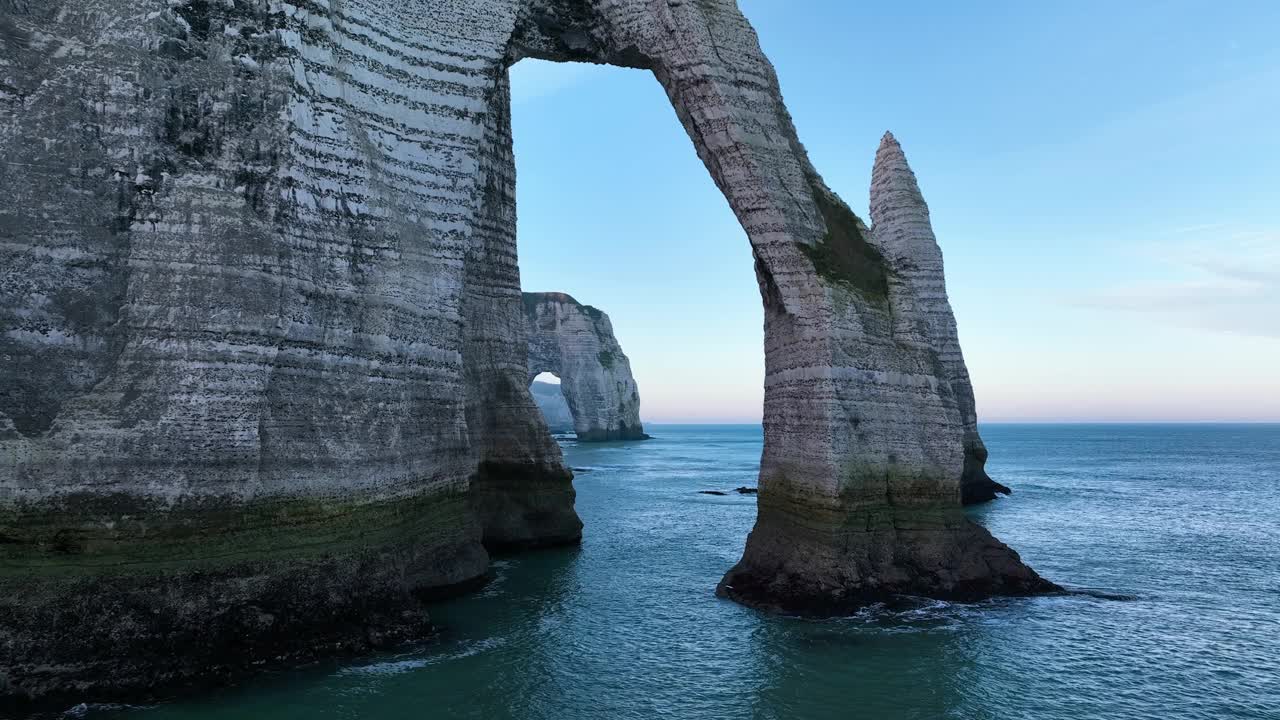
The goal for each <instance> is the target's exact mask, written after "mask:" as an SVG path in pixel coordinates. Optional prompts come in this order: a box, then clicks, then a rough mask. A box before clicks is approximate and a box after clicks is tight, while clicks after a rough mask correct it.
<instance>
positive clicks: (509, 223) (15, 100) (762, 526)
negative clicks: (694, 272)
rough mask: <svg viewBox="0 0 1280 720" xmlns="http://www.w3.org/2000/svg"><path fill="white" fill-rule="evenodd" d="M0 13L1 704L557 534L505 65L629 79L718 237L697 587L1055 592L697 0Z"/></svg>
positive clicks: (243, 4)
mask: <svg viewBox="0 0 1280 720" xmlns="http://www.w3.org/2000/svg"><path fill="white" fill-rule="evenodd" d="M0 28H3V31H4V42H3V43H2V44H0V150H2V151H3V152H2V156H3V157H4V159H5V162H3V163H0V192H2V193H3V195H4V197H6V198H7V200H8V202H7V203H6V204H5V206H4V208H3V209H0V324H2V325H0V358H2V359H3V362H0V646H2V647H4V648H5V653H4V654H3V655H2V656H0V694H5V695H9V696H29V697H44V696H53V695H57V694H59V693H62V694H67V693H73V694H76V695H77V696H78V697H83V698H95V699H102V698H108V697H113V696H131V695H132V696H137V695H145V694H147V693H148V692H150V691H152V690H153V689H154V688H156V687H160V686H164V685H172V684H182V683H189V682H197V681H199V680H201V679H207V678H210V677H213V678H216V679H225V678H227V677H233V676H235V675H236V674H238V673H241V672H245V671H247V670H249V669H251V668H256V667H259V666H260V665H261V663H266V662H280V661H296V660H303V659H306V658H310V657H315V656H317V655H321V654H325V653H331V652H334V651H359V650H362V649H367V648H369V647H376V646H383V645H387V644H390V643H394V642H397V641H401V640H404V639H410V638H414V637H419V636H421V634H422V633H423V632H424V631H425V629H426V627H427V624H426V621H425V617H424V615H423V614H422V611H421V608H420V607H419V605H418V604H417V600H416V597H418V596H421V595H422V594H424V593H432V592H436V591H438V590H440V589H441V588H447V587H452V586H455V585H457V584H459V583H461V584H465V583H467V582H469V581H472V580H474V579H476V578H478V577H480V576H482V574H483V573H484V572H485V569H486V566H487V554H486V551H485V547H489V548H520V547H530V546H539V545H546V544H557V543H572V542H576V541H577V539H578V538H579V535H580V529H581V523H580V522H579V521H578V518H577V516H576V514H575V513H574V510H573V499H574V494H573V487H572V484H571V476H570V474H569V473H568V471H567V470H566V469H565V468H564V467H563V464H562V461H561V458H560V453H559V450H558V448H557V447H556V446H555V444H554V443H553V442H552V440H551V439H550V437H549V435H548V433H547V432H546V428H545V425H544V424H543V423H542V422H541V420H540V419H539V418H538V415H537V411H536V409H535V407H534V405H533V402H532V400H531V398H530V395H529V392H528V381H529V378H528V375H527V368H526V363H527V358H526V356H525V353H526V344H525V329H524V323H525V318H524V313H523V310H522V306H521V298H520V290H519V287H520V283H519V273H518V265H517V260H516V244H515V226H516V223H515V204H514V203H515V193H514V183H515V174H514V158H513V157H512V152H511V127H510V95H509V88H508V76H507V69H508V68H509V66H510V65H511V64H512V63H514V62H516V61H518V60H519V59H520V58H522V57H540V58H548V59H553V60H584V61H592V62H607V63H614V64H619V65H626V66H630V67H641V68H647V69H649V70H651V71H652V72H653V74H654V76H655V78H656V79H657V80H658V81H659V82H660V83H661V84H662V86H663V88H664V89H665V90H666V93H667V96H668V98H669V99H670V101H671V103H672V105H673V107H674V108H675V110H676V114H677V116H678V117H679V119H680V121H681V122H682V123H683V124H684V126H685V128H686V129H687V130H688V133H689V137H690V140H691V141H692V144H693V148H694V150H695V151H696V152H697V153H698V155H699V157H700V158H701V159H702V160H703V162H704V163H705V165H706V167H707V169H708V171H709V172H710V174H711V176H712V177H713V179H714V180H715V182H716V184H717V186H718V187H720V189H721V190H722V192H723V193H724V195H725V197H726V198H727V200H728V202H729V204H730V205H731V206H732V208H733V209H734V211H735V213H736V214H737V216H738V218H739V220H740V222H741V223H742V226H743V228H744V229H745V230H746V234H747V236H748V238H749V239H750V242H751V244H752V248H753V252H754V255H755V258H756V274H757V278H758V280H759V284H760V290H761V295H762V298H763V302H764V307H765V354H766V380H765V385H766V387H765V417H764V424H765V450H764V455H763V458H762V465H761V475H760V483H759V487H760V517H759V521H758V524H757V526H756V530H755V531H754V532H753V533H752V535H751V538H750V539H749V541H748V545H747V550H746V553H745V554H744V557H743V560H742V562H741V563H740V564H739V565H738V566H737V567H736V568H735V569H734V570H733V571H732V572H731V574H730V576H728V578H727V579H726V581H725V582H724V583H723V584H722V591H723V592H725V593H726V594H729V595H731V596H733V597H737V598H739V599H742V600H744V601H748V602H752V603H754V604H758V605H765V606H788V607H790V606H797V607H805V606H810V605H820V606H823V607H826V606H835V605H847V604H850V603H855V602H861V601H865V600H867V599H870V598H873V597H875V596H877V595H882V594H884V593H886V592H899V591H901V592H921V593H925V594H935V595H965V596H969V595H981V594H984V593H992V592H1031V591H1036V590H1041V589H1045V588H1048V587H1050V586H1049V585H1048V584H1047V583H1044V582H1043V581H1041V580H1040V579H1039V578H1038V577H1036V576H1035V574H1034V573H1032V572H1031V571H1030V570H1029V569H1027V568H1026V567H1025V566H1023V565H1022V564H1021V563H1020V562H1019V561H1018V559H1017V555H1016V554H1015V553H1013V552H1012V551H1011V550H1009V549H1008V548H1006V547H1004V546H1003V545H1001V544H999V543H998V541H996V540H994V538H991V536H990V535H989V534H987V533H986V532H985V531H984V530H982V529H981V528H979V527H977V526H976V525H973V524H972V523H970V522H969V521H967V520H966V519H964V517H963V516H962V515H961V514H960V510H959V507H958V506H959V498H960V483H959V478H960V477H961V474H962V473H963V472H964V471H965V467H966V464H965V463H966V457H967V453H968V456H970V457H977V455H976V454H974V453H975V452H976V451H975V448H976V447H977V446H976V445H974V443H973V439H975V438H976V433H975V434H972V437H971V434H970V433H969V432H968V427H969V421H968V420H967V414H966V413H969V412H971V407H970V409H969V410H966V409H965V405H964V402H963V401H962V400H959V399H957V391H956V384H955V382H954V381H953V380H952V379H951V378H953V377H954V375H953V373H952V370H948V365H947V361H946V360H945V357H946V353H947V352H949V351H946V350H945V348H943V347H942V345H940V344H939V343H940V342H941V340H939V339H938V336H937V335H936V334H933V333H931V332H929V331H922V330H921V329H920V328H919V327H915V328H912V327H911V326H913V322H912V321H911V319H910V318H911V317H913V316H919V317H921V318H923V317H924V315H927V314H928V313H927V312H925V313H924V314H922V311H920V310H918V309H913V308H918V307H920V306H921V303H922V301H921V298H920V297H918V293H919V292H921V291H920V290H919V289H918V288H917V285H916V284H915V283H914V282H912V281H910V279H909V278H905V277H904V270H903V267H902V266H901V265H899V264H897V262H898V261H897V260H896V259H895V258H896V257H897V256H896V255H895V254H894V252H893V251H892V249H891V248H890V247H889V246H888V240H886V239H884V238H879V234H878V233H871V234H868V232H867V229H866V228H865V226H863V225H862V224H861V222H860V221H859V220H858V218H856V217H855V216H854V215H853V213H852V212H850V211H849V209H848V207H847V206H846V205H845V204H844V203H843V202H842V201H841V200H840V199H839V198H838V197H836V196H835V194H834V193H832V192H831V191H830V190H829V189H828V188H827V187H826V186H825V184H823V182H822V180H821V178H820V177H819V175H818V174H817V172H816V171H815V170H814V168H813V167H812V165H811V164H810V163H809V161H808V158H807V156H806V155H805V153H804V150H803V148H802V147H801V145H800V144H799V141H798V139H797V138H796V134H795V129H794V127H793V126H792V123H791V120H790V118H789V116H788V114H787V112H786V109H785V108H784V106H783V104H782V100H781V94H780V92H779V89H778V83H777V78H776V77H775V75H774V72H773V69H772V68H771V67H770V65H769V63H768V61H767V60H766V59H765V58H764V56H763V54H762V53H761V51H760V48H759V45H758V42H757V39H756V36H755V33H754V31H753V30H752V29H751V27H750V25H749V24H748V23H747V21H746V19H745V18H744V17H743V16H742V14H741V13H740V12H739V11H738V9H737V7H736V6H735V4H734V3H733V2H731V1H730V0H667V1H666V2H660V1H656V0H618V1H616V2H609V3H597V2H586V0H396V1H395V2H391V1H390V0H341V2H337V1H331V2H328V3H314V2H303V1H302V0H296V1H280V0H270V1H268V0H235V1H234V2H232V1H230V0H227V1H224V2H212V1H209V0H142V1H141V2H139V1H138V0H74V1H73V0H22V1H20V2H8V3H3V4H0ZM939 272H940V270H939ZM937 279H938V281H939V282H940V274H939V275H938V278H937ZM925 304H927V303H925ZM929 312H933V311H929ZM947 313H948V314H949V310H948V311H947ZM921 322H923V323H924V325H923V326H924V327H927V326H928V325H929V323H928V322H925V321H924V320H921ZM916 325H918V323H916ZM908 331H909V334H910V337H906V336H904V334H903V333H908ZM215 608H216V612H215ZM211 617H214V619H210V618H211ZM188 636H189V637H199V638H201V641H200V642H181V641H180V640H181V638H183V637H188ZM244 637H260V638H261V639H262V640H261V642H253V643H241V642H239V639H240V638H244Z"/></svg>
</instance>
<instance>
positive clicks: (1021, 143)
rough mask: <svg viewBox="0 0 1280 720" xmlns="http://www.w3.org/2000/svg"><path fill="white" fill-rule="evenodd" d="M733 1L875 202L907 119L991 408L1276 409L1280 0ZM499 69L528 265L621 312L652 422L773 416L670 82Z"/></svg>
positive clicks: (849, 195)
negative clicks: (884, 162)
mask: <svg viewBox="0 0 1280 720" xmlns="http://www.w3.org/2000/svg"><path fill="white" fill-rule="evenodd" d="M740 5H741V7H742V8H743V10H744V12H745V13H746V14H747V16H748V18H750V19H751V21H752V22H753V24H754V25H755V26H756V29H757V31H758V32H759V34H760V38H761V43H762V45H763V47H764V49H765V52H766V53H767V54H768V55H769V56H770V59H771V60H772V61H773V63H774V65H775V67H776V69H777V71H778V75H779V79H780V81H781V84H782V90H783V93H784V95H785V97H786V100H787V103H788V107H789V108H790V110H791V112H792V115H793V116H794V118H795V121H796V125H797V127H798V129H799V132H800V138H801V140H802V141H803V142H804V143H805V146H806V147H807V149H808V151H809V154H810V157H811V159H812V160H813V162H814V164H815V166H816V167H817V168H818V170H819V171H820V172H822V173H823V175H824V177H825V178H826V180H827V182H828V184H830V185H831V186H832V187H833V188H834V189H835V190H836V191H837V192H839V193H840V195H841V196H842V197H843V198H844V199H845V201H846V202H848V203H849V204H850V206H851V207H853V209H854V210H855V212H858V213H859V215H861V216H862V217H863V218H864V219H866V218H867V212H866V205H867V191H868V184H869V180H870V172H871V162H872V158H873V155H874V152H875V148H876V144H877V142H878V140H879V137H880V135H881V134H882V133H883V132H884V131H885V130H886V129H892V130H893V132H894V134H895V135H897V136H898V138H899V140H900V141H901V142H902V144H903V147H904V149H905V151H906V153H907V157H908V160H909V161H910V163H911V165H912V167H913V169H914V170H915V172H916V175H917V176H918V178H919V180H920V184H921V188H922V190H923V192H924V196H925V199H926V200H927V201H928V202H929V205H930V209H931V212H932V216H933V224H934V230H935V231H936V233H937V235H938V239H939V243H940V244H941V246H942V248H943V252H944V253H945V256H946V262H947V285H948V294H949V295H950V297H951V301H952V305H953V307H954V309H955V312H956V317H957V322H958V324H959V327H960V340H961V344H962V346H963V348H964V351H965V357H966V360H967V362H968V365H969V369H970V373H971V375H972V377H973V382H974V388H975V392H976V395H977V402H978V410H979V418H980V421H982V422H1099V421H1100V422H1180V421H1185V422H1199V421H1208V422H1223V421H1247V422H1266V421H1271V422H1274V421H1280V378H1278V377H1277V375H1278V372H1277V371H1278V369H1280V202H1277V188H1280V133H1277V132H1276V131H1275V127H1274V125H1275V118H1276V117H1280V47H1277V46H1276V44H1275V42H1274V37H1273V33H1272V29H1273V28H1275V27H1276V26H1277V25H1280V5H1276V4H1271V3H1265V2H1257V3H1249V2H1245V3H1241V4H1234V5H1233V8H1234V9H1235V10H1234V12H1231V13H1227V12H1223V11H1221V9H1220V8H1219V7H1218V6H1217V5H1215V4H1213V3H1210V2H1199V1H1195V0H1182V1H1179V2H1175V3H1172V4H1170V3H1164V4H1160V5H1159V6H1156V5H1152V4H1149V3H1131V4H1125V5H1121V6H1116V5H1114V4H1104V3H1099V2H1081V3H1073V4H1070V5H1069V6H1062V7H1048V6H1045V7H1041V6H1038V5H1036V6H1031V5H1025V4H1015V5H1007V6H1005V5H1002V6H1000V7H996V6H990V7H978V8H974V7H967V6H966V7H960V6H957V7H954V8H953V7H949V6H939V5H938V4H935V3H928V4H917V3H903V4H884V3H879V4H849V3H839V2H835V1H834V0H822V1H818V0H814V1H813V2H811V3H808V4H805V5H804V7H803V8H802V9H797V8H795V7H790V6H786V5H784V4H781V3H773V2H769V1H768V0H741V2H740ZM890 5H892V6H890ZM1100 13H1102V14H1105V16H1106V17H1107V18H1108V22H1106V23H1098V22H1097V18H1098V17H1099V16H1100ZM815 18H822V22H814V19H815ZM872 27H874V28H876V31H875V32H860V33H858V34H857V37H858V43H850V42H848V38H849V32H850V28H872ZM874 58H894V61H893V62H891V63H890V62H884V61H880V62H877V61H875V60H873V59H874ZM512 92H513V122H514V134H515V151H516V165H517V176H518V182H517V193H518V198H519V199H518V202H519V228H518V231H519V252H520V268H521V275H522V283H523V286H524V289H526V290H529V291H547V290H558V291H563V292H568V293H570V294H571V295H573V296H574V297H575V298H577V299H578V300H579V301H581V302H584V303H587V304H590V305H594V306H596V307H599V308H600V309H601V310H603V311H605V312H606V313H608V314H609V316H610V318H611V319H612V321H613V326H614V330H615V333H616V334H617V336H618V338H619V340H620V342H621V343H622V347H623V350H624V351H625V352H626V353H627V355H628V357H629V358H630V361H631V365H632V369H633V371H634V373H635V376H636V380H637V383H638V385H639V388H640V395H641V419H642V420H643V421H644V422H648V423H758V422H759V421H760V416H761V406H762V402H763V389H762V386H763V379H764V350H763V331H762V327H761V325H762V318H763V313H762V310H761V306H760V298H759V292H758V290H757V287H756V281H755V277H754V272H753V270H752V259H751V253H750V249H749V245H748V242H747V240H746V236H745V234H744V233H743V232H742V229H741V228H740V227H739V226H738V224H737V221H736V219H735V218H734V216H733V214H732V212H731V211H730V210H729V207H728V205H727V203H726V202H725V201H724V199H723V197H721V196H720V194H719V191H718V190H717V189H716V188H715V186H714V184H713V183H712V181H711V179H710V177H709V175H708V174H707V172H706V169H705V168H704V167H703V166H702V164H701V162H700V161H699V160H698V158H697V156H696V154H695V152H694V151H693V147H692V145H691V143H690V141H689V139H688V137H687V135H686V134H685V131H684V129H683V128H682V127H681V126H680V124H679V122H678V120H677V119H676V117H675V113H674V112H673V110H672V109H671V107H670V103H669V101H668V99H667V97H666V95H665V93H664V92H663V91H662V89H661V87H660V86H659V85H658V83H657V82H656V80H654V78H653V77H652V76H651V75H650V74H649V73H647V72H644V71H638V70H626V69H619V68H608V67H600V66H591V65H582V64H552V63H545V62H539V61H532V60H525V61H521V62H520V63H518V64H517V65H516V66H515V67H514V68H513V70H512Z"/></svg>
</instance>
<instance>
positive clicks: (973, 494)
mask: <svg viewBox="0 0 1280 720" xmlns="http://www.w3.org/2000/svg"><path fill="white" fill-rule="evenodd" d="M983 475H984V476H985V473H983ZM1011 494H1013V490H1010V489H1009V487H1008V486H1006V485H1001V484H1000V483H998V482H996V481H995V480H992V479H991V478H990V477H983V478H981V479H976V480H972V481H969V482H965V483H963V484H961V485H960V504H961V505H980V504H982V503H985V502H991V501H992V500H995V499H996V498H997V497H999V496H1000V495H1011Z"/></svg>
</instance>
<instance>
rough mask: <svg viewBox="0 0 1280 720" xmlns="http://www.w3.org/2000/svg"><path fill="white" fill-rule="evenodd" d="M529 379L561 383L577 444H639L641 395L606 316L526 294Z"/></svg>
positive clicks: (566, 300) (554, 297)
mask: <svg viewBox="0 0 1280 720" xmlns="http://www.w3.org/2000/svg"><path fill="white" fill-rule="evenodd" d="M524 313H525V327H526V330H527V332H528V336H529V377H530V378H531V379H532V378H535V377H537V376H538V375H539V374H541V373H544V372H549V373H554V374H555V375H556V376H557V377H559V378H560V389H561V391H562V392H563V393H564V401H565V403H566V404H567V405H568V406H569V412H570V414H572V416H573V429H574V432H575V433H577V435H578V440H580V441H585V442H600V441H607V440H643V439H645V438H647V437H649V436H648V435H645V434H644V428H643V427H642V426H641V424H640V391H639V390H638V389H637V388H636V380H635V378H634V377H632V375H631V362H630V361H629V360H627V356H626V354H625V353H623V352H622V346H621V345H619V344H618V339H617V338H616V337H614V334H613V324H612V323H611V322H609V316H608V315H606V314H604V313H603V312H601V311H600V310H597V309H596V308H594V307H592V306H590V305H583V304H582V303H580V302H578V301H577V300H574V299H573V298H572V297H570V296H568V295H566V294H564V293H525V294H524Z"/></svg>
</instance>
